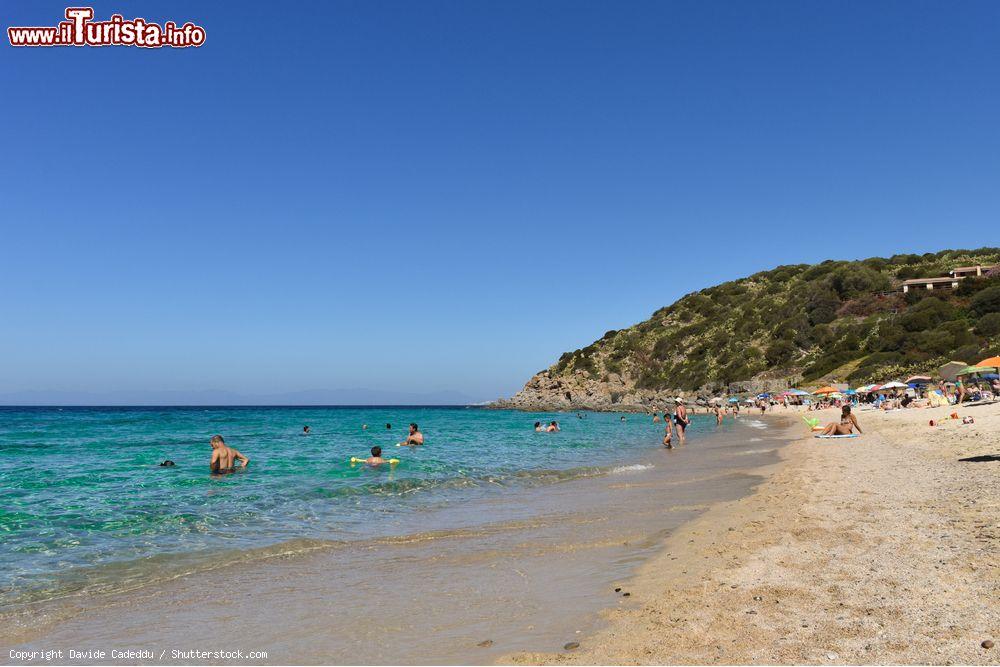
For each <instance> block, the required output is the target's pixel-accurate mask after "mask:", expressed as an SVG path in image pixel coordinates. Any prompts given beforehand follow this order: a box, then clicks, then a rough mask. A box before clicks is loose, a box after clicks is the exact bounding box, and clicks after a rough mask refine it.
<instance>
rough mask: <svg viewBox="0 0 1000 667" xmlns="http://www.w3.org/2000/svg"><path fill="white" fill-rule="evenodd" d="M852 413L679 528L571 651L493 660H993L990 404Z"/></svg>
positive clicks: (995, 427) (999, 552) (998, 427)
mask: <svg viewBox="0 0 1000 667" xmlns="http://www.w3.org/2000/svg"><path fill="white" fill-rule="evenodd" d="M956 411H957V412H958V413H959V414H960V415H961V416H965V415H966V414H971V415H973V416H974V417H975V418H976V422H977V423H976V424H975V425H970V426H966V425H963V424H961V422H960V421H956V420H949V419H947V416H948V415H949V414H950V413H951V412H956ZM798 413H799V411H798V410H795V411H792V409H789V411H788V413H787V414H788V415H789V416H791V415H797V414H798ZM783 414H785V413H784V411H782V412H779V413H777V414H776V415H774V416H778V417H780V416H783ZM811 414H815V413H811ZM820 415H821V416H822V419H823V421H824V422H826V421H830V420H832V419H833V418H834V417H835V413H834V412H833V411H829V410H827V411H824V412H822V413H820ZM757 417H758V416H757V415H754V418H757ZM858 417H859V420H860V421H861V424H862V428H864V429H865V436H864V437H862V438H859V439H856V440H849V441H843V442H839V441H832V442H825V441H820V440H816V439H814V438H812V437H810V436H808V435H805V434H804V435H803V437H799V438H796V439H795V440H794V441H793V442H792V443H790V444H789V445H787V446H785V447H783V448H781V449H780V450H779V452H780V456H781V458H782V460H781V462H780V463H778V464H775V466H774V469H773V471H772V473H771V474H770V475H768V476H767V477H766V479H765V481H764V482H763V483H762V484H760V485H759V486H758V487H757V489H756V491H755V492H754V493H753V494H751V495H749V496H746V497H744V498H742V499H740V500H736V501H733V502H724V503H719V504H716V505H714V506H713V507H711V508H710V509H709V510H708V511H707V512H705V513H704V514H702V515H701V516H699V517H697V518H696V519H694V520H692V521H690V522H688V523H686V524H684V525H683V526H681V527H680V529H679V530H677V531H676V532H675V533H674V534H672V535H671V536H669V537H668V538H667V540H666V541H665V543H664V545H663V548H662V549H661V551H660V553H659V554H658V555H656V556H654V557H653V558H651V559H650V560H648V561H647V562H646V563H645V564H644V565H643V566H641V567H640V568H639V570H638V572H637V574H636V575H635V576H634V577H633V578H632V579H631V580H629V582H627V584H626V585H623V591H629V592H630V593H631V596H630V602H629V603H628V604H627V605H626V604H621V603H620V604H619V607H618V608H611V609H608V610H606V611H605V613H604V616H605V618H606V619H607V621H608V625H607V627H606V628H605V629H603V630H601V631H599V632H598V633H596V634H595V635H593V636H591V637H587V638H584V639H581V640H580V642H579V643H580V647H579V648H577V649H575V650H571V651H564V652H562V653H519V654H509V655H507V656H505V657H504V658H503V660H502V661H503V662H508V663H515V664H645V663H659V664H734V663H743V664H749V663H755V662H761V663H767V664H775V663H783V664H787V663H799V664H802V663H811V664H859V663H860V664H867V663H905V664H912V663H926V662H932V663H939V664H944V663H950V662H957V663H965V664H996V663H997V662H998V661H1000V654H998V653H997V650H998V649H996V648H992V649H987V648H984V647H982V646H981V643H982V642H984V641H986V642H988V641H996V639H997V638H998V635H1000V605H997V604H996V600H997V599H1000V525H998V516H1000V509H998V503H1000V475H998V474H997V472H998V467H1000V438H998V436H997V433H998V431H1000V404H997V405H993V406H983V407H973V408H968V407H962V408H955V407H954V406H952V407H947V408H931V409H913V410H908V411H896V412H894V413H873V412H868V411H861V412H859V413H858ZM766 418H772V415H767V416H766ZM929 419H935V420H944V423H943V424H942V425H940V426H938V427H936V428H934V429H931V428H930V427H928V425H927V421H928V420H929ZM790 428H794V426H790ZM921 429H923V430H921ZM991 454H993V455H998V460H997V461H984V462H980V463H974V462H960V461H958V459H959V458H963V457H970V456H976V455H991Z"/></svg>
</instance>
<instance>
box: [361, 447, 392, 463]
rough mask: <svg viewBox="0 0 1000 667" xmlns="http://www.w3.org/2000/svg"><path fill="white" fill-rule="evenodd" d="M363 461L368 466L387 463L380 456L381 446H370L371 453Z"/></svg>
mask: <svg viewBox="0 0 1000 667" xmlns="http://www.w3.org/2000/svg"><path fill="white" fill-rule="evenodd" d="M365 463H367V464H368V465H370V466H380V465H382V464H383V463H388V461H387V460H386V459H384V458H382V448H381V447H378V446H375V447H372V455H371V456H369V457H368V458H367V459H365Z"/></svg>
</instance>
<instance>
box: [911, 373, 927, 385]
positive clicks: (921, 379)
mask: <svg viewBox="0 0 1000 667" xmlns="http://www.w3.org/2000/svg"><path fill="white" fill-rule="evenodd" d="M930 383H931V376H930V375H914V376H913V377H910V378H906V384H910V385H913V384H930Z"/></svg>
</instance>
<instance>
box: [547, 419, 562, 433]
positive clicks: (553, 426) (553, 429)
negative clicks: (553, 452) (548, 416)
mask: <svg viewBox="0 0 1000 667" xmlns="http://www.w3.org/2000/svg"><path fill="white" fill-rule="evenodd" d="M545 432H546V433H558V432H559V422H557V421H551V422H549V425H548V426H546V427H545Z"/></svg>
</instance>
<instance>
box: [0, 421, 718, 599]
mask: <svg viewBox="0 0 1000 667" xmlns="http://www.w3.org/2000/svg"><path fill="white" fill-rule="evenodd" d="M552 419H557V420H559V422H560V424H561V426H562V427H563V430H562V432H561V433H556V434H545V433H535V432H534V431H533V429H532V425H533V423H534V422H535V421H543V422H547V421H550V420H552ZM411 421H415V422H418V423H419V424H420V428H421V430H422V431H423V432H424V434H425V437H426V445H425V446H424V447H421V448H414V449H410V448H397V447H396V446H395V443H396V442H398V441H399V440H401V439H402V438H403V436H404V434H405V432H406V426H407V424H408V423H409V422H411ZM386 423H391V424H392V429H391V430H387V429H386V428H385V424H386ZM306 424H308V425H309V426H310V428H311V433H310V434H309V435H308V436H304V435H302V427H303V425H306ZM362 424H368V425H369V429H368V430H362V428H361V425H362ZM709 428H711V429H712V430H714V429H715V428H716V427H715V422H714V419H710V418H709V417H707V416H697V417H696V418H695V421H694V424H693V426H692V428H691V429H689V433H690V434H691V435H692V439H693V440H696V439H697V437H698V436H697V434H698V432H699V431H704V430H707V429H709ZM215 433H219V434H222V435H223V436H224V437H225V438H226V442H227V444H229V445H230V446H232V447H235V448H237V449H239V450H240V451H241V452H243V453H244V454H246V455H247V456H249V457H250V459H251V464H250V466H249V468H248V470H247V471H246V472H242V473H237V474H234V475H228V476H224V477H213V476H211V475H210V474H209V471H208V460H209V457H210V454H211V449H210V447H209V444H208V441H209V438H210V437H211V436H212V435H213V434H215ZM661 434H662V425H660V424H652V423H651V418H650V417H648V416H643V415H629V416H628V417H627V421H626V422H625V423H622V422H621V415H618V414H595V413H585V418H583V419H580V418H578V417H577V415H576V414H573V413H569V414H555V413H553V414H548V413H537V414H533V413H521V412H510V411H495V410H484V409H475V408H427V407H412V408H407V407H392V408H386V407H376V408H313V407H308V408H286V407H281V408H277V407H265V408H249V407H247V408H244V407H238V408H230V407H227V408H173V407H171V408H0V605H3V604H8V603H13V602H18V601H26V600H33V599H45V598H47V597H55V596H58V595H59V594H60V593H62V592H65V590H66V587H67V586H69V585H70V583H68V582H72V586H73V587H75V588H76V589H79V588H81V587H85V586H86V585H87V580H88V578H89V577H91V574H92V573H97V572H101V571H102V569H103V570H106V569H107V568H109V567H117V566H122V565H128V564H135V563H142V562H145V561H149V562H156V563H159V562H164V559H169V558H171V557H183V556H191V555H192V554H195V555H199V554H200V555H210V554H213V553H216V552H219V551H223V550H225V551H231V550H234V549H235V550H251V549H258V548H262V547H268V546H272V545H277V544H282V543H285V542H289V541H292V540H301V539H303V538H304V539H319V540H345V541H350V540H356V539H366V538H373V537H384V536H387V535H397V534H406V533H408V532H415V530H416V529H418V528H424V529H426V528H428V526H421V524H420V521H419V517H420V516H422V515H424V514H426V513H427V511H428V510H432V509H433V510H438V512H437V514H439V515H440V510H442V509H444V510H447V508H448V507H449V506H454V504H455V503H463V502H466V501H470V500H475V499H479V498H482V497H484V496H489V495H491V494H492V495H496V494H516V493H518V492H519V490H523V489H525V488H526V487H537V486H540V485H546V484H554V483H559V482H563V481H567V480H571V479H574V478H579V477H586V476H594V475H601V474H604V473H607V472H609V471H610V470H612V469H614V467H615V466H620V465H622V464H628V462H630V461H633V460H635V459H636V458H637V457H641V456H642V455H643V453H648V452H649V451H650V450H651V448H658V447H660V438H661V437H662V436H661ZM373 445H380V446H382V447H383V449H384V450H385V452H384V453H385V455H386V456H396V457H398V458H399V459H401V463H400V464H399V465H398V466H397V467H395V468H389V467H388V466H383V467H381V468H379V469H371V468H368V467H367V466H363V465H357V466H353V467H352V466H351V465H350V464H349V463H348V460H349V458H350V457H351V456H367V454H368V450H369V449H370V448H371V447H372V446H373ZM164 459H171V460H173V461H174V462H176V464H177V465H176V467H174V468H161V467H159V466H158V465H157V464H158V463H159V462H160V461H163V460H164ZM484 521H486V518H484ZM430 528H433V526H431V527H430ZM94 576H96V575H94Z"/></svg>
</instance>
